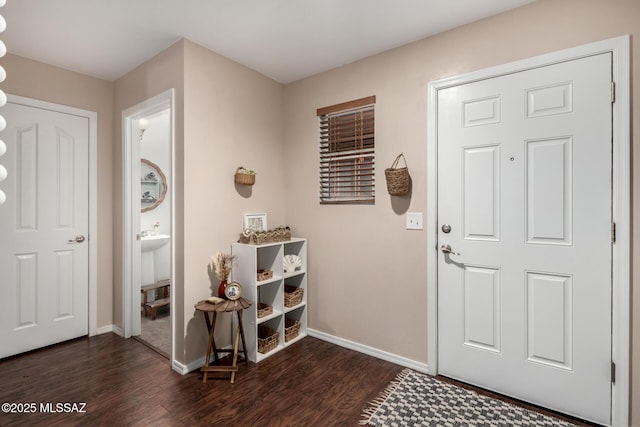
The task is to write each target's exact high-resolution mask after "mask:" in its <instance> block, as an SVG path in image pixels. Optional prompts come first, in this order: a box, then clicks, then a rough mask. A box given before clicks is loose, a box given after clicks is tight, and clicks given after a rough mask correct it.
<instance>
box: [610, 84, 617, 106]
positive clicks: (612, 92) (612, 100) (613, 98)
mask: <svg viewBox="0 0 640 427" xmlns="http://www.w3.org/2000/svg"><path fill="white" fill-rule="evenodd" d="M614 102H616V82H611V103H612V104H613V103H614Z"/></svg>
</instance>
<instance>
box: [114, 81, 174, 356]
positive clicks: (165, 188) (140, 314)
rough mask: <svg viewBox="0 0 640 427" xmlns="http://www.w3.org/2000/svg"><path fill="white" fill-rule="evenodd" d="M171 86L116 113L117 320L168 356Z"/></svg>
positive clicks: (128, 334)
mask: <svg viewBox="0 0 640 427" xmlns="http://www.w3.org/2000/svg"><path fill="white" fill-rule="evenodd" d="M173 111H174V109H173V90H169V91H167V92H164V93H162V94H160V95H157V96H155V97H153V98H150V99H148V100H146V101H144V102H142V103H140V104H138V105H135V106H133V107H131V108H129V109H127V110H125V111H124V112H123V113H122V123H123V144H124V146H123V153H124V156H123V166H124V167H123V172H124V200H123V209H124V215H123V216H124V239H123V275H124V277H123V294H122V295H123V314H124V319H123V325H124V331H123V332H124V335H125V337H127V338H128V337H133V338H135V339H137V340H139V341H141V342H143V343H144V344H145V345H148V346H149V347H151V348H153V349H154V350H156V351H157V352H159V353H161V354H163V355H164V356H166V357H167V358H168V359H170V360H173V348H172V343H173V331H174V327H173V316H172V312H173V310H172V307H173V284H174V280H173V271H174V269H173V265H174V255H173V253H174V251H173V248H174V245H173V244H172V242H173V238H172V236H173V216H174V215H173V212H174V208H173V206H174V203H173V200H174V197H173V193H174V191H173V189H174V186H173V181H174V179H173V178H174V174H173V138H174V132H173V123H174V119H173Z"/></svg>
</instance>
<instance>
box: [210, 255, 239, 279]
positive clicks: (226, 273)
mask: <svg viewBox="0 0 640 427" xmlns="http://www.w3.org/2000/svg"><path fill="white" fill-rule="evenodd" d="M237 259H238V257H236V256H235V255H231V254H226V253H222V252H216V253H215V255H213V256H212V257H211V260H212V261H213V266H214V268H215V270H216V277H217V278H218V280H220V281H221V282H227V281H228V280H229V277H231V270H232V269H233V264H234V263H235V261H236V260H237Z"/></svg>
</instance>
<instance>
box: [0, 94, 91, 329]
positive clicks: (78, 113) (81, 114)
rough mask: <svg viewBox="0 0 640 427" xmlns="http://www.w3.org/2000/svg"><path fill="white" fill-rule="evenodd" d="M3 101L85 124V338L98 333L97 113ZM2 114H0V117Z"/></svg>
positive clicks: (48, 104)
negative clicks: (86, 219) (78, 119)
mask: <svg viewBox="0 0 640 427" xmlns="http://www.w3.org/2000/svg"><path fill="white" fill-rule="evenodd" d="M7 101H8V102H11V103H14V104H20V105H24V106H27V107H34V108H41V109H44V110H51V111H55V112H58V113H65V114H71V115H74V116H79V117H84V118H86V119H87V120H88V121H89V165H88V166H89V236H88V241H89V242H88V244H89V278H88V279H89V301H88V304H89V336H94V335H96V334H97V333H98V113H96V112H95V111H89V110H83V109H80V108H75V107H69V106H67V105H61V104H55V103H53V102H47V101H40V100H39V99H32V98H26V97H24V96H18V95H11V94H7ZM1 113H2V111H1V110H0V114H1Z"/></svg>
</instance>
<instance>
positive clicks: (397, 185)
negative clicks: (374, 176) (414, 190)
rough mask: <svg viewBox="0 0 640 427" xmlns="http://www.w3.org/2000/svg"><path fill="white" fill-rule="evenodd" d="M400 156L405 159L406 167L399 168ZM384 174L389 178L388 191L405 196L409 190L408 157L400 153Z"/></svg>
mask: <svg viewBox="0 0 640 427" xmlns="http://www.w3.org/2000/svg"><path fill="white" fill-rule="evenodd" d="M400 157H402V160H403V161H404V167H402V168H399V167H398V162H399V161H400ZM384 176H385V178H386V179H387V191H389V194H391V195H392V196H404V195H405V194H407V193H408V192H409V181H410V180H411V177H410V176H409V168H408V167H407V159H405V158H404V154H402V153H400V154H398V157H396V159H395V161H394V162H393V163H392V164H391V167H390V168H387V169H385V170H384Z"/></svg>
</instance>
